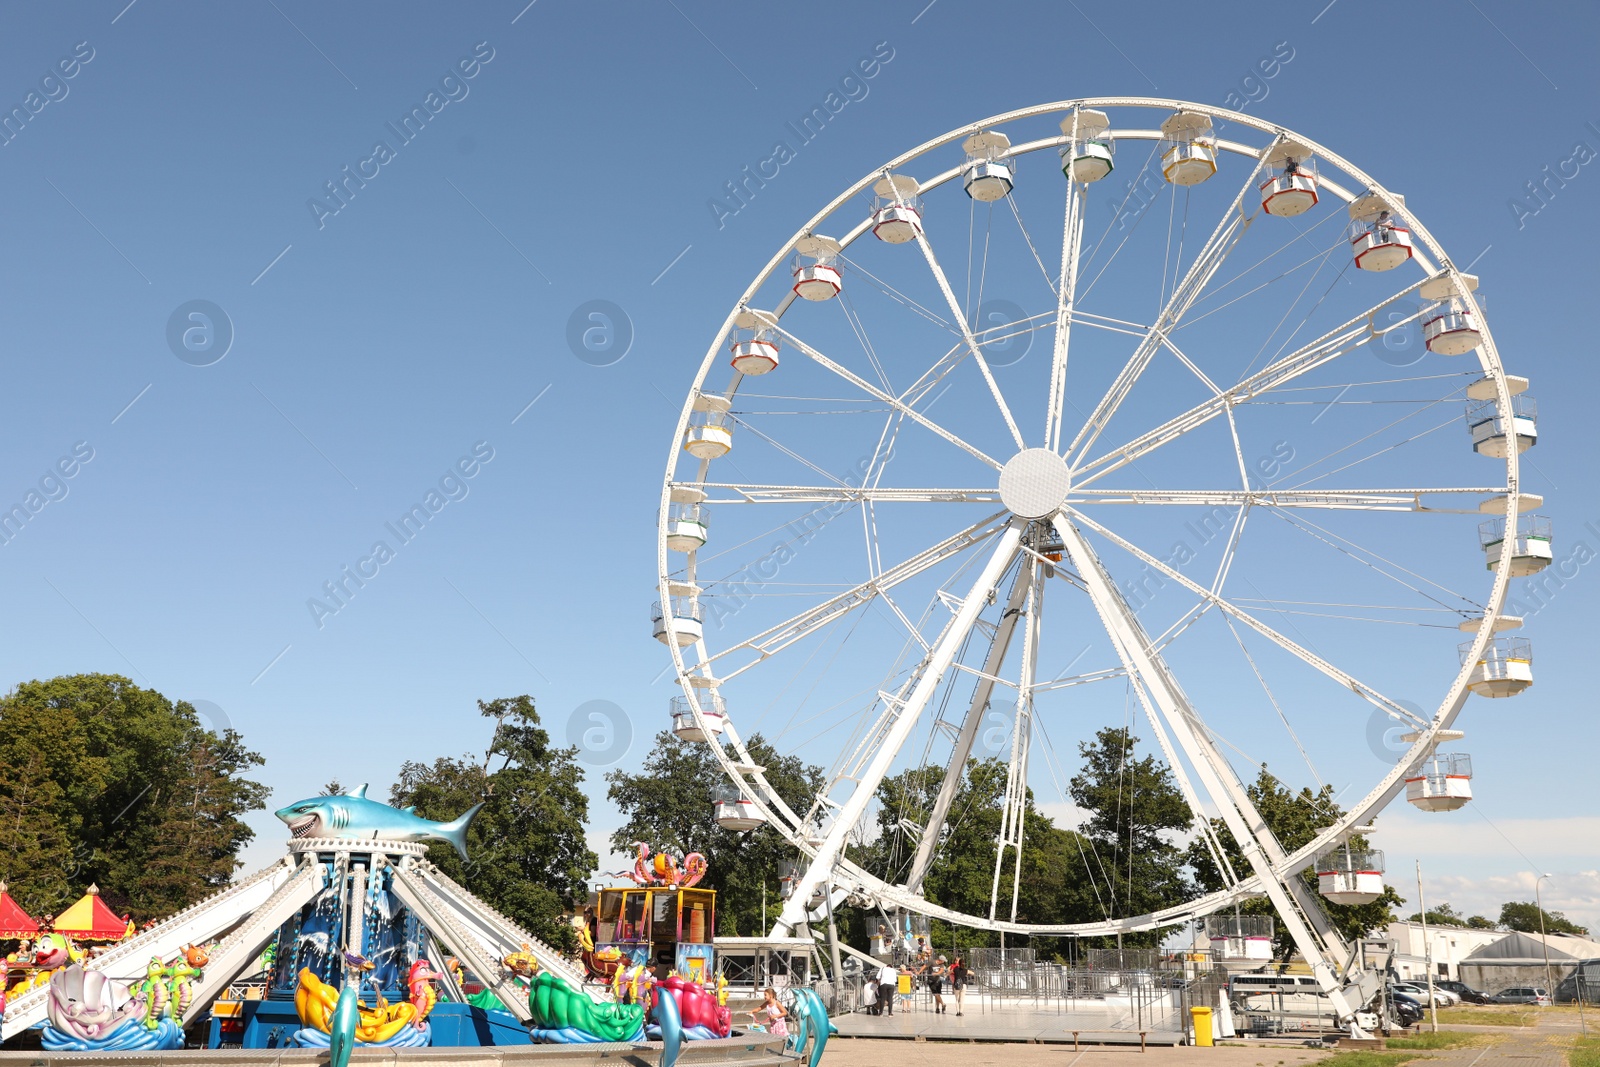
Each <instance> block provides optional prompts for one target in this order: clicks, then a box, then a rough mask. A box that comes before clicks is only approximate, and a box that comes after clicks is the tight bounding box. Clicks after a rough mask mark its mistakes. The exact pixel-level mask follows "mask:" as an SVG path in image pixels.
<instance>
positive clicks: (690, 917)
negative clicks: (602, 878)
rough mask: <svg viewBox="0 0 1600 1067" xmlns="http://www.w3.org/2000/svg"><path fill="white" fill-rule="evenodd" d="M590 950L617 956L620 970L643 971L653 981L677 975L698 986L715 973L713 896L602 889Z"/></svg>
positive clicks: (670, 889) (677, 890)
mask: <svg viewBox="0 0 1600 1067" xmlns="http://www.w3.org/2000/svg"><path fill="white" fill-rule="evenodd" d="M599 897H600V899H599V900H598V901H597V902H596V907H595V932H594V940H595V946H596V948H597V949H599V950H600V952H601V953H602V954H605V950H606V949H608V948H614V949H616V950H617V952H618V953H619V957H620V958H619V960H618V962H619V963H620V964H621V965H622V966H624V967H636V966H640V965H643V966H646V967H649V968H650V969H652V970H654V971H655V973H656V976H657V977H658V978H665V977H666V976H667V974H668V972H670V971H677V972H678V973H679V974H681V975H683V976H684V977H685V978H689V979H691V980H692V981H696V982H704V981H707V980H708V979H710V978H711V977H712V976H713V975H714V974H715V973H716V966H717V959H716V948H715V946H714V945H713V940H714V938H715V932H716V928H717V891H716V890H715V889H686V888H681V887H677V886H627V887H620V888H608V889H602V890H600V893H599Z"/></svg>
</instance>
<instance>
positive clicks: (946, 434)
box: [773, 326, 1001, 470]
mask: <svg viewBox="0 0 1600 1067" xmlns="http://www.w3.org/2000/svg"><path fill="white" fill-rule="evenodd" d="M773 329H774V331H775V332H777V333H779V334H782V335H783V336H784V337H785V338H787V339H788V341H789V343H790V344H792V345H793V346H794V347H796V348H798V349H799V350H800V351H801V352H803V353H805V354H806V356H807V357H808V358H810V359H811V360H812V361H813V362H815V363H816V364H817V365H819V366H821V367H823V368H824V369H826V370H829V371H832V372H833V373H834V374H837V375H838V376H839V377H841V378H843V379H844V380H845V381H847V382H849V383H850V384H851V385H853V386H855V387H856V388H857V389H860V390H861V391H862V392H864V393H866V394H867V395H869V396H872V397H875V398H876V399H878V400H881V401H883V402H884V403H885V404H888V405H889V406H890V407H891V408H893V409H894V410H895V411H897V412H899V413H900V414H902V415H904V416H905V417H906V418H908V419H910V420H911V421H912V422H915V423H917V424H918V425H920V426H923V427H925V428H927V429H929V430H932V431H933V432H934V433H936V434H938V435H939V436H940V437H942V438H944V439H945V440H946V441H949V442H950V443H951V444H953V445H955V446H956V447H957V448H959V449H961V450H962V451H963V452H966V453H967V454H968V455H970V456H972V457H973V458H974V459H977V460H979V461H981V462H983V463H986V464H988V465H989V466H991V467H993V468H994V469H995V470H999V469H1000V468H1001V463H1000V462H999V461H998V460H995V459H993V458H991V457H990V456H988V455H987V454H985V453H984V452H983V451H981V450H980V449H978V448H977V447H976V446H974V445H970V444H968V443H967V442H966V441H964V440H962V439H961V438H959V437H957V436H956V435H955V434H953V433H951V432H950V431H949V430H947V429H945V428H944V427H943V426H940V425H939V424H938V423H936V422H934V421H933V420H932V419H930V418H928V417H927V416H926V415H924V414H922V413H921V412H920V411H918V410H916V409H915V408H913V407H912V406H911V405H909V404H907V403H905V402H904V401H903V400H901V399H899V398H898V397H894V396H890V395H889V394H888V393H886V392H884V391H883V390H882V389H879V388H878V387H877V386H875V385H873V384H872V383H871V382H869V381H867V380H866V379H865V378H863V377H861V376H860V375H859V374H856V373H855V372H854V371H851V370H849V369H848V368H846V367H843V366H841V365H840V364H838V363H835V362H834V361H833V360H831V359H829V358H828V357H827V356H825V355H823V354H822V353H821V352H819V351H817V350H816V349H815V348H813V347H811V346H810V345H808V344H806V343H805V342H804V341H802V340H800V338H798V337H796V336H795V335H794V334H792V333H790V332H789V331H788V330H786V329H784V328H783V327H782V326H775V327H774V328H773Z"/></svg>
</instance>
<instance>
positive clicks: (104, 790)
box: [0, 674, 269, 922]
mask: <svg viewBox="0 0 1600 1067" xmlns="http://www.w3.org/2000/svg"><path fill="white" fill-rule="evenodd" d="M261 762H262V761H261V757H260V756H258V755H257V754H256V753H254V752H252V751H250V750H249V749H247V748H246V747H245V746H244V741H243V738H242V737H241V736H240V735H239V733H238V732H237V731H234V730H225V731H223V732H222V733H220V734H218V733H216V732H214V731H212V730H208V729H206V728H205V727H204V726H202V725H201V722H200V719H199V717H198V716H197V715H196V714H195V710H194V708H193V707H192V706H191V705H190V704H188V703H187V702H185V701H179V702H177V703H176V704H174V703H173V702H172V701H171V700H169V699H167V698H166V697H165V696H163V695H161V694H160V693H158V692H156V691H155V690H153V689H141V688H140V687H139V686H136V685H134V684H133V683H132V682H131V681H129V680H128V679H127V678H124V677H121V676H120V675H114V674H77V675H64V676H62V677H59V678H51V679H49V680H47V681H33V682H27V683H25V684H23V685H20V686H18V687H17V688H16V689H15V690H13V691H12V692H11V693H9V694H7V695H6V696H4V697H0V878H3V879H4V880H5V881H6V882H7V883H8V884H9V886H10V889H11V892H12V894H13V895H14V896H15V897H16V898H17V899H18V901H19V902H20V903H22V904H23V906H24V907H27V908H29V909H30V910H31V911H33V912H34V913H35V914H39V915H45V914H54V913H57V912H59V911H60V910H62V909H63V908H64V907H66V906H67V905H68V904H70V903H71V902H72V901H73V900H75V899H77V897H78V896H79V895H80V894H82V892H83V891H84V889H85V888H86V887H87V886H88V885H89V884H90V883H91V882H93V883H96V884H98V885H99V886H100V889H101V895H102V896H103V897H104V898H105V901H106V903H107V904H108V905H109V906H110V907H111V908H112V909H113V910H115V911H117V912H119V913H121V912H123V911H127V912H129V913H130V914H131V915H132V917H133V918H134V920H135V921H138V922H143V921H144V920H146V919H151V918H158V917H160V916H164V915H169V914H171V913H173V912H175V911H179V910H181V909H182V908H184V907H186V906H187V905H189V904H192V903H194V902H195V901H197V900H200V899H201V898H203V897H206V896H208V895H210V894H211V893H213V892H215V891H216V890H218V889H221V888H222V887H223V886H225V885H227V884H228V882H229V880H230V879H231V878H232V876H233V873H234V870H235V869H236V868H237V866H238V862H237V860H238V854H239V850H240V849H242V848H243V847H244V846H245V844H246V843H247V842H249V840H250V839H251V837H252V836H253V832H252V831H251V830H250V828H249V827H248V826H246V825H245V824H244V822H243V821H242V820H241V819H240V816H242V815H244V814H246V813H247V812H251V811H255V810H256V809H258V808H260V807H261V806H262V804H263V803H264V802H265V800H266V797H267V794H268V792H269V791H268V789H267V788H266V787H265V786H263V785H262V784H261V783H259V782H255V781H251V780H250V779H248V778H245V777H243V775H244V774H245V773H246V772H247V771H248V770H249V768H251V767H254V766H258V765H260V763H261Z"/></svg>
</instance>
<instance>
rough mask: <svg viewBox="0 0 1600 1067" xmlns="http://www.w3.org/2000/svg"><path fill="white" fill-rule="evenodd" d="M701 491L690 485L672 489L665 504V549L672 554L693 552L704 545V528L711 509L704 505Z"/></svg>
mask: <svg viewBox="0 0 1600 1067" xmlns="http://www.w3.org/2000/svg"><path fill="white" fill-rule="evenodd" d="M705 499H706V494H705V490H703V489H696V488H695V487H694V486H692V485H675V486H673V487H672V492H671V500H670V501H669V502H668V504H667V547H668V548H670V549H672V550H673V551H674V552H693V551H694V550H695V549H697V548H699V547H700V546H701V545H703V544H705V543H706V527H707V526H708V525H709V524H710V522H711V509H710V508H708V507H706V505H705Z"/></svg>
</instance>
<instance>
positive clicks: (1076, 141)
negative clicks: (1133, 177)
mask: <svg viewBox="0 0 1600 1067" xmlns="http://www.w3.org/2000/svg"><path fill="white" fill-rule="evenodd" d="M1061 132H1062V133H1064V134H1066V135H1067V143H1066V145H1065V146H1063V147H1062V149H1061V153H1060V154H1061V173H1062V174H1064V175H1066V176H1067V178H1068V179H1069V180H1071V181H1075V182H1097V181H1099V180H1100V179H1101V178H1104V177H1105V176H1106V175H1107V174H1110V173H1111V172H1112V171H1113V170H1115V169H1116V162H1115V160H1114V159H1113V157H1114V156H1115V155H1116V151H1117V145H1116V142H1115V141H1113V140H1112V138H1111V120H1110V119H1109V118H1107V117H1106V113H1105V112H1104V111H1095V110H1094V109H1092V108H1079V109H1078V110H1076V111H1074V112H1073V113H1072V114H1070V115H1068V116H1067V117H1066V118H1064V119H1062V120H1061Z"/></svg>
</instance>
